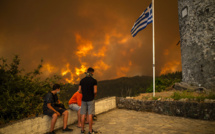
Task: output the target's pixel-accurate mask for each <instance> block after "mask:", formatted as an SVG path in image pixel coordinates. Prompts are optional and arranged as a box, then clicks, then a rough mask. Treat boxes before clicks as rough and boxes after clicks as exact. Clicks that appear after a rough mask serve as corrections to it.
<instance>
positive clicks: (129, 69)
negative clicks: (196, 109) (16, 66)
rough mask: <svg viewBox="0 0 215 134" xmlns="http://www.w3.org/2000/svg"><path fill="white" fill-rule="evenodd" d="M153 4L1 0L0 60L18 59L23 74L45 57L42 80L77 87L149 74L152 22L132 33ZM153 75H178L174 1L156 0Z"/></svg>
mask: <svg viewBox="0 0 215 134" xmlns="http://www.w3.org/2000/svg"><path fill="white" fill-rule="evenodd" d="M150 3H151V0H61V1H59V0H11V1H8V0H1V1H0V56H1V57H4V58H6V59H8V61H10V60H11V59H12V58H13V57H14V55H16V54H17V55H19V57H20V59H21V66H22V67H23V68H24V69H25V70H26V72H28V71H31V70H33V69H35V68H36V67H37V66H38V64H39V63H40V60H41V59H43V60H44V62H43V68H42V72H43V76H45V77H46V76H51V75H53V74H58V75H62V76H63V77H64V79H66V80H67V81H68V82H72V83H78V81H79V80H80V78H82V77H83V72H84V71H86V69H87V68H88V67H93V68H94V69H95V75H94V76H95V78H96V79H97V80H107V79H113V78H118V77H122V76H128V77H130V76H135V75H147V76H152V24H149V25H148V26H147V27H146V28H145V29H144V30H142V31H140V32H139V33H138V34H137V35H136V36H135V37H134V38H133V37H132V36H131V34H130V31H131V28H132V26H133V24H134V22H135V21H136V20H137V18H138V17H139V16H140V15H141V14H142V12H143V11H144V10H145V9H146V7H147V6H149V4H150ZM154 22H155V51H156V53H155V56H156V57H155V62H156V63H155V67H156V75H157V76H158V75H160V74H164V73H168V72H175V71H181V55H180V54H181V52H180V45H178V46H177V45H176V44H177V43H178V41H179V40H180V36H179V25H178V8H177V0H155V21H154Z"/></svg>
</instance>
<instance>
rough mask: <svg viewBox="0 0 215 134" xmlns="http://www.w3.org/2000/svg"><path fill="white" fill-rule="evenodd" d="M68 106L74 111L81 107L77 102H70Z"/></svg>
mask: <svg viewBox="0 0 215 134" xmlns="http://www.w3.org/2000/svg"><path fill="white" fill-rule="evenodd" d="M69 108H70V109H72V110H74V111H78V110H79V109H81V107H80V106H79V105H78V104H70V105H69Z"/></svg>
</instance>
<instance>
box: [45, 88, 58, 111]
mask: <svg viewBox="0 0 215 134" xmlns="http://www.w3.org/2000/svg"><path fill="white" fill-rule="evenodd" d="M57 100H58V97H57V94H52V93H51V92H48V93H47V94H46V96H45V98H44V104H43V111H47V110H48V109H49V108H48V107H47V104H48V103H51V106H52V107H54V106H55V104H56V102H57Z"/></svg>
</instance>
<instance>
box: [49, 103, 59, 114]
mask: <svg viewBox="0 0 215 134" xmlns="http://www.w3.org/2000/svg"><path fill="white" fill-rule="evenodd" d="M47 107H48V108H49V109H51V110H52V111H54V112H55V113H57V115H60V113H59V112H58V111H56V110H55V109H54V108H53V107H52V106H51V103H48V104H47Z"/></svg>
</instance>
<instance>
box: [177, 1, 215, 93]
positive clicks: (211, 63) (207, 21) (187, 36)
mask: <svg viewBox="0 0 215 134" xmlns="http://www.w3.org/2000/svg"><path fill="white" fill-rule="evenodd" d="M178 16H179V29H180V38H181V59H182V81H183V82H186V83H188V84H190V85H193V86H203V87H205V88H207V89H211V90H213V91H215V31H214V30H215V0H178Z"/></svg>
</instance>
